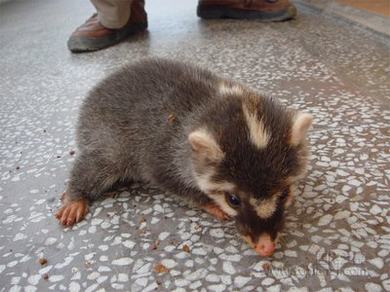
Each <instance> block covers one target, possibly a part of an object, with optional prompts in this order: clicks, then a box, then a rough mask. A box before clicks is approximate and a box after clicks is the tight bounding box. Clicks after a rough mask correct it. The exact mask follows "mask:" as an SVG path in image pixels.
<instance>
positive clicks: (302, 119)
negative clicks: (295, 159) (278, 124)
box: [291, 112, 313, 145]
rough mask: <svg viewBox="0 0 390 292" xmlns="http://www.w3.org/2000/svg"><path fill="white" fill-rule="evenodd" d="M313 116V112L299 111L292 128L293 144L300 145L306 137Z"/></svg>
mask: <svg viewBox="0 0 390 292" xmlns="http://www.w3.org/2000/svg"><path fill="white" fill-rule="evenodd" d="M312 121H313V116H312V115H311V114H307V113H302V112H298V113H297V114H296V116H295V118H294V121H293V125H292V129H291V144H293V145H299V144H300V143H302V142H303V140H304V139H305V137H306V133H307V131H308V130H309V128H310V126H311V123H312Z"/></svg>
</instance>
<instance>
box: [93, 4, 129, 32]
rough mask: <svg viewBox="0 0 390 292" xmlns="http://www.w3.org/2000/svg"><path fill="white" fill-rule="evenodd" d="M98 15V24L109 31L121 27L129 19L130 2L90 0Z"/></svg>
mask: <svg viewBox="0 0 390 292" xmlns="http://www.w3.org/2000/svg"><path fill="white" fill-rule="evenodd" d="M91 2H92V4H93V5H94V6H95V8H96V11H97V13H98V19H99V22H100V23H101V24H102V25H103V26H105V27H107V28H111V29H117V28H121V27H123V26H124V25H125V24H126V23H127V22H128V20H129V18H130V5H131V2H132V0H91Z"/></svg>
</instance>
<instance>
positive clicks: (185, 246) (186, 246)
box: [182, 244, 190, 253]
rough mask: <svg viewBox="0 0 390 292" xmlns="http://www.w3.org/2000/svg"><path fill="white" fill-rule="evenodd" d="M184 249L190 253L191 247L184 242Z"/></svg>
mask: <svg viewBox="0 0 390 292" xmlns="http://www.w3.org/2000/svg"><path fill="white" fill-rule="evenodd" d="M182 249H183V251H185V252H188V253H190V247H189V246H188V245H187V244H184V245H183V247H182Z"/></svg>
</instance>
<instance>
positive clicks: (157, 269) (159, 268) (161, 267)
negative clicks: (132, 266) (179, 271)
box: [154, 263, 169, 273]
mask: <svg viewBox="0 0 390 292" xmlns="http://www.w3.org/2000/svg"><path fill="white" fill-rule="evenodd" d="M154 271H155V272H156V273H166V272H168V271H169V270H168V268H167V267H166V266H164V265H163V264H161V263H158V264H157V265H155V266H154Z"/></svg>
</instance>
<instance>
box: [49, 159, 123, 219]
mask: <svg viewBox="0 0 390 292" xmlns="http://www.w3.org/2000/svg"><path fill="white" fill-rule="evenodd" d="M120 178H121V172H120V170H119V169H118V167H117V166H116V165H115V164H114V163H112V162H109V161H106V160H104V159H99V156H97V155H94V154H81V155H80V156H79V157H78V158H77V160H76V162H75V164H74V166H73V169H72V171H71V176H70V181H69V185H68V188H67V190H66V191H65V192H64V193H63V195H62V206H61V207H60V209H59V210H58V211H57V213H56V214H55V216H56V218H57V219H58V220H59V222H60V223H61V224H63V225H65V226H70V225H73V224H75V223H77V222H79V221H81V220H82V219H83V218H84V217H85V215H86V214H87V213H88V203H89V202H93V201H95V200H96V199H98V198H99V197H101V196H102V194H103V193H104V192H105V191H107V190H109V189H110V188H111V187H112V186H113V185H114V184H115V183H116V182H117V181H118V180H120Z"/></svg>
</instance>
